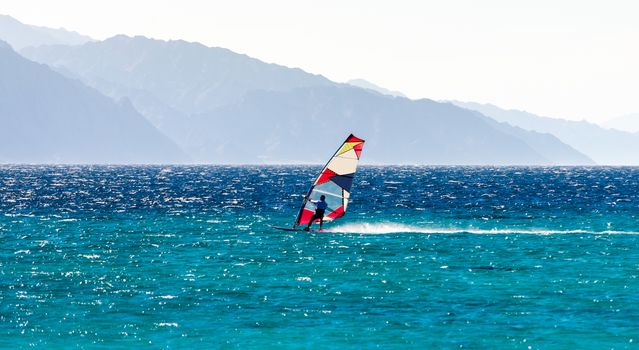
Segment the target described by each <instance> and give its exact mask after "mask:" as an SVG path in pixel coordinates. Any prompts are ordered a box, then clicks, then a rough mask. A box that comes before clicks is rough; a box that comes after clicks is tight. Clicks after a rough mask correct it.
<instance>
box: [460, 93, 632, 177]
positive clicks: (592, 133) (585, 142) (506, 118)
mask: <svg viewBox="0 0 639 350" xmlns="http://www.w3.org/2000/svg"><path fill="white" fill-rule="evenodd" d="M452 103H454V104H455V105H457V106H460V107H463V108H467V109H470V110H474V111H477V112H479V113H481V114H483V115H486V116H488V117H490V118H492V119H494V120H497V121H499V122H504V123H508V124H510V125H513V126H518V127H520V128H523V129H526V130H532V131H536V132H540V133H548V134H552V135H555V136H557V138H559V139H560V140H561V141H562V142H564V143H566V144H568V145H570V146H572V147H573V148H575V149H576V150H578V151H579V152H582V153H584V154H587V155H588V156H590V157H591V158H592V159H593V160H594V161H595V162H596V163H597V164H601V165H639V155H638V154H637V150H639V134H637V133H630V132H624V131H620V130H614V129H612V130H611V129H606V128H603V127H601V126H599V125H596V124H593V123H589V122H586V121H570V120H564V119H558V118H549V117H542V116H538V115H535V114H532V113H528V112H525V111H520V110H506V109H502V108H499V107H497V106H495V105H491V104H480V103H474V102H459V101H453V102H452Z"/></svg>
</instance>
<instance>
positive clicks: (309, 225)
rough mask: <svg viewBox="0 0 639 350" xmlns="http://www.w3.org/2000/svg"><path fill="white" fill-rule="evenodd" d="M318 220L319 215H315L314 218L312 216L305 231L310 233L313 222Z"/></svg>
mask: <svg viewBox="0 0 639 350" xmlns="http://www.w3.org/2000/svg"><path fill="white" fill-rule="evenodd" d="M316 219H317V214H313V216H311V220H309V222H308V226H306V228H305V229H304V230H306V231H308V230H310V229H311V225H313V221H315V220H316Z"/></svg>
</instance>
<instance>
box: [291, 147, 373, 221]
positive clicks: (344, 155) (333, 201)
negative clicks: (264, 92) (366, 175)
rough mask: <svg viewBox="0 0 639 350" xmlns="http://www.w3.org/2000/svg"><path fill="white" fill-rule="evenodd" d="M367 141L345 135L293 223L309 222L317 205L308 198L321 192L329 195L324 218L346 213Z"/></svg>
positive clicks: (335, 217) (326, 219) (315, 196)
mask: <svg viewBox="0 0 639 350" xmlns="http://www.w3.org/2000/svg"><path fill="white" fill-rule="evenodd" d="M364 142H365V141H364V140H362V139H360V138H358V137H356V136H354V135H353V134H351V135H350V136H348V137H347V138H346V141H344V143H342V145H341V146H340V147H339V148H338V149H337V152H335V154H334V155H333V157H331V159H330V160H329V161H328V163H326V165H325V166H324V169H322V172H321V173H320V174H319V176H318V177H317V179H316V180H315V182H314V183H313V186H311V188H310V189H309V190H308V194H307V195H306V197H305V199H304V203H303V204H302V207H301V208H300V211H299V213H298V214H297V219H296V220H295V225H294V226H293V227H296V226H298V225H306V224H308V222H309V221H310V219H311V217H312V216H313V214H314V213H315V206H314V205H313V203H310V202H309V199H311V200H318V199H319V198H320V196H321V195H324V196H326V203H327V204H328V208H327V209H326V212H325V214H324V222H326V221H332V220H335V219H338V218H340V217H342V216H343V215H344V214H345V213H346V208H347V207H348V199H349V197H350V191H351V186H352V185H353V177H354V176H355V171H356V170H357V163H358V161H359V157H360V155H361V154H362V149H363V148H364Z"/></svg>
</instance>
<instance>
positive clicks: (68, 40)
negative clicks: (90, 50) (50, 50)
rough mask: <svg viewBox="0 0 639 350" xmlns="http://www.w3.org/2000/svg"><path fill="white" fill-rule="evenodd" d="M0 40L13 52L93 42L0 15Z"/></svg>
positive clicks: (69, 32) (58, 29)
mask: <svg viewBox="0 0 639 350" xmlns="http://www.w3.org/2000/svg"><path fill="white" fill-rule="evenodd" d="M0 39H1V40H5V41H7V42H8V43H9V45H11V46H12V47H13V48H14V49H15V50H22V49H23V48H25V47H30V46H33V47H37V46H42V45H81V44H84V43H86V42H89V41H93V39H92V38H90V37H88V36H86V35H82V34H79V33H78V32H74V31H69V30H66V29H64V28H57V29H56V28H49V27H39V26H34V25H29V24H24V23H22V22H20V21H18V20H17V19H15V18H13V17H11V16H8V15H0Z"/></svg>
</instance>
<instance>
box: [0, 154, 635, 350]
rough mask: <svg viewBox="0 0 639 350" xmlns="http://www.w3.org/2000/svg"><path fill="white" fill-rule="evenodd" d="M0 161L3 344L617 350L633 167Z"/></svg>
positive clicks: (628, 281)
mask: <svg viewBox="0 0 639 350" xmlns="http://www.w3.org/2000/svg"><path fill="white" fill-rule="evenodd" d="M318 170H319V169H318V168H317V167H63V166H59V167H35V166H34V167H29V166H4V167H0V348H7V349H14V348H29V347H38V348H96V347H97V348H132V347H137V348H193V347H196V346H200V347H204V348H276V349H279V348H344V347H346V348H357V349H359V348H373V347H382V348H419V349H423V348H471V349H473V348H475V349H476V348H481V349H494V348H513V349H553V348H556V349H612V348H614V349H625V348H628V349H630V348H636V347H637V345H636V344H637V342H639V281H638V279H637V276H638V275H639V252H638V248H639V235H637V233H639V194H638V190H639V169H638V168H469V167H459V168H431V167H364V168H362V169H361V171H360V172H359V173H358V174H357V176H356V181H355V183H354V187H353V198H352V199H353V200H352V202H351V205H350V207H349V212H348V213H347V215H346V216H345V217H344V218H343V219H341V220H340V221H338V222H335V223H331V224H329V225H327V227H328V228H329V230H330V231H331V232H324V233H316V234H308V233H290V232H281V231H276V230H273V229H271V228H269V225H284V226H288V225H290V224H291V223H292V221H293V220H294V218H295V215H296V213H297V210H298V206H299V205H300V204H301V196H300V194H303V193H305V192H306V190H307V186H308V185H309V183H310V182H311V181H312V179H313V177H314V176H315V174H316V172H317V171H318Z"/></svg>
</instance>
